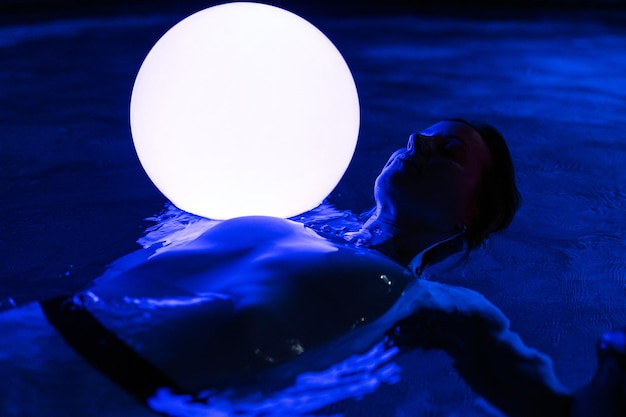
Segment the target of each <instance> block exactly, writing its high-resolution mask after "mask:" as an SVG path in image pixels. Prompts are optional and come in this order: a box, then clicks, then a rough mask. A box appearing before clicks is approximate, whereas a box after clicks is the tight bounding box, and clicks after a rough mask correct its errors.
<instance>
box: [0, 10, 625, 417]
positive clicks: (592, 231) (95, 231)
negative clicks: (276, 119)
mask: <svg viewBox="0 0 626 417" xmlns="http://www.w3.org/2000/svg"><path fill="white" fill-rule="evenodd" d="M618 17H619V16H618V14H617V13H615V12H613V11H610V13H608V14H606V15H605V16H604V17H603V16H602V15H601V14H585V15H584V16H578V17H574V18H571V19H569V18H557V17H555V16H553V15H549V14H539V15H538V16H535V17H533V18H523V17H521V16H513V17H508V18H501V19H495V20H488V19H483V18H482V16H474V17H473V18H468V17H458V18H453V17H445V16H434V17H433V16H419V15H416V16H400V17H376V16H372V17H367V18H346V19H321V20H320V22H319V23H320V28H321V29H322V30H323V31H324V32H325V33H326V34H327V35H328V36H329V37H330V38H331V39H332V40H333V41H334V42H335V43H336V44H337V46H338V47H339V49H340V50H341V52H342V53H343V54H344V56H345V58H346V61H347V62H348V63H349V65H350V68H351V69H352V71H353V73H354V76H355V79H356V82H357V87H358V88H359V94H360V100H361V107H362V129H361V134H360V142H359V145H358V147H357V152H356V155H355V158H354V160H353V162H352V164H351V166H350V168H349V170H348V172H347V173H346V175H345V177H344V179H343V180H342V182H341V183H340V185H339V186H338V187H337V189H336V190H335V191H334V192H333V194H331V196H330V199H329V201H330V202H332V203H333V204H334V205H336V206H337V207H340V208H344V207H345V208H350V209H351V210H353V211H354V213H358V212H360V211H361V210H366V209H368V208H369V206H370V205H371V184H372V182H373V179H374V177H375V175H376V173H377V171H378V170H379V169H380V168H381V167H382V166H383V164H384V162H385V160H386V157H387V155H389V154H390V153H391V152H392V151H393V150H395V149H396V148H398V147H399V146H402V145H403V144H404V143H405V140H406V137H407V135H408V134H409V133H410V132H411V131H412V130H415V129H419V128H423V127H425V126H427V125H428V124H430V123H432V122H434V121H436V120H438V119H439V118H441V117H449V116H462V117H467V118H477V119H484V120H487V121H489V122H491V123H493V124H494V125H495V126H497V127H498V128H499V129H500V130H502V132H503V133H504V134H505V136H506V138H507V140H508V142H509V144H510V147H511V151H512V155H513V159H514V162H515V165H516V169H517V177H518V181H519V187H520V189H521V191H522V194H523V196H524V204H523V206H522V208H521V210H520V212H519V214H518V216H517V217H516V219H515V221H514V222H513V224H512V226H511V227H510V229H508V230H507V231H505V232H503V233H500V234H498V235H496V236H493V237H492V238H491V239H490V240H489V241H488V242H487V244H486V245H485V246H484V247H483V248H480V249H479V250H478V251H477V253H475V254H473V255H472V256H471V257H470V259H469V261H468V262H467V263H466V264H462V265H454V264H452V265H441V266H440V267H437V268H433V269H430V270H427V271H426V274H427V278H428V279H432V280H437V281H441V282H446V283H450V284H455V285H460V286H465V287H469V288H472V289H475V290H478V291H480V292H481V293H483V294H484V295H485V296H486V297H487V298H488V299H489V300H491V301H492V302H493V303H494V304H495V305H497V306H498V307H499V308H501V309H502V310H503V311H504V313H505V314H506V315H507V316H508V317H509V318H510V320H511V326H512V328H513V329H514V330H515V331H517V332H518V333H519V334H520V335H521V336H522V339H523V340H524V341H526V343H527V344H529V345H531V346H533V347H536V348H538V349H539V350H541V351H543V352H545V353H547V354H549V355H550V356H551V357H553V358H554V364H555V369H556V373H557V375H558V376H559V378H560V379H561V380H562V381H563V382H564V384H565V385H567V386H568V387H571V388H576V387H578V386H580V385H581V384H583V383H585V382H586V381H587V380H588V379H589V377H590V375H591V373H592V372H593V370H594V366H595V352H594V343H595V341H596V340H597V338H598V336H599V335H600V334H601V333H602V332H603V331H605V330H607V329H609V328H610V327H613V326H619V325H623V324H624V323H626V302H625V300H626V257H625V256H624V248H625V246H626V245H625V244H626V222H625V221H624V209H625V208H626V186H625V185H624V184H626V169H625V166H626V133H624V129H623V128H622V125H623V119H624V115H625V114H626V93H625V92H626V77H625V76H624V74H626V54H624V45H626V31H625V30H624V27H626V26H624V24H613V23H611V22H609V20H615V19H618ZM609 18H611V19H609ZM175 21H176V18H175V17H172V16H165V17H158V16H157V17H149V16H148V17H137V18H134V17H133V18H120V19H96V20H80V21H69V22H63V23H62V24H55V23H50V24H48V23H45V24H40V25H26V26H24V27H4V28H1V29H0V37H1V39H0V58H1V60H2V62H3V65H2V69H1V70H0V87H1V88H2V91H3V95H2V99H3V100H4V101H3V106H2V107H0V121H2V123H3V124H2V126H3V129H2V132H3V133H2V135H3V136H2V138H0V139H1V140H0V162H1V163H2V165H1V166H0V168H1V170H0V172H1V173H2V175H3V177H2V178H1V180H2V182H1V183H0V192H1V193H2V195H1V197H2V206H1V207H0V209H1V211H0V217H1V218H2V219H3V223H2V225H1V226H2V230H1V233H2V239H0V245H2V247H1V250H0V254H1V255H2V256H3V257H4V258H3V261H2V262H0V268H1V269H0V271H2V280H3V281H2V283H3V285H2V288H0V290H1V291H0V309H3V310H8V311H9V313H10V314H15V312H16V311H18V309H17V308H16V307H20V306H23V305H26V304H28V303H29V302H32V301H34V300H37V299H39V298H46V297H50V296H53V295H57V294H60V293H66V292H72V291H77V290H81V289H83V288H84V287H85V286H86V285H88V283H89V282H90V281H91V280H93V279H94V278H95V277H97V276H98V275H99V274H100V273H101V272H102V269H104V267H105V266H106V265H107V264H108V263H110V262H112V261H113V260H115V259H118V258H120V256H122V255H123V254H125V253H129V252H132V251H133V250H134V249H136V246H135V240H136V238H137V235H138V234H141V230H143V228H139V227H138V223H140V220H141V219H142V218H144V217H145V216H147V215H149V214H150V213H154V212H155V211H159V210H160V208H161V207H162V203H163V201H162V197H161V196H159V195H158V193H157V192H156V191H155V190H154V189H153V188H152V186H151V185H150V183H149V182H148V180H147V179H146V178H145V176H143V173H141V168H140V167H139V165H138V162H137V160H136V158H135V156H134V153H133V150H132V144H131V140H130V137H129V134H128V124H127V123H128V120H127V119H128V108H127V106H128V94H129V92H130V87H131V86H132V81H133V79H134V76H135V75H136V71H137V68H138V66H139V64H140V62H141V60H142V59H143V57H144V56H145V53H146V51H147V50H148V48H149V47H150V46H151V45H152V43H153V42H154V40H155V39H156V38H157V37H158V36H159V35H160V34H162V32H163V30H165V29H166V28H167V26H168V25H170V24H173V23H175ZM318 214H323V215H324V216H325V215H328V214H329V213H328V212H324V213H317V214H310V216H311V217H310V218H307V219H304V221H305V222H307V221H308V222H310V223H311V225H312V226H313V227H314V228H316V230H320V231H321V232H322V233H333V234H335V233H337V234H341V233H344V232H345V230H344V227H345V228H348V229H350V228H351V227H353V225H354V223H355V222H356V221H357V219H356V217H355V216H353V215H352V214H351V213H350V212H346V211H343V210H335V211H333V213H332V219H333V220H332V221H327V220H324V219H323V218H322V217H323V216H317V215H318ZM316 216H317V217H316ZM301 220H302V219H301ZM153 221H154V226H153V227H152V228H151V229H149V230H148V231H147V232H146V233H145V234H143V235H142V237H141V238H140V239H139V243H140V244H141V245H142V246H143V247H144V248H153V249H154V250H158V249H159V248H160V247H161V246H163V245H176V244H179V243H181V242H183V241H185V240H186V239H191V238H193V237H194V236H196V235H197V234H199V233H201V232H202V231H203V230H206V228H207V227H210V226H211V224H212V223H211V221H209V220H206V219H199V218H195V217H193V216H189V215H187V214H185V213H181V212H178V211H176V210H175V209H173V208H172V207H170V206H168V207H166V209H165V211H164V212H163V213H161V214H160V215H158V216H155V218H154V219H153ZM342 223H343V224H342ZM142 253H145V252H142ZM144 259H145V258H144ZM141 260H142V258H141V257H140V256H139V257H133V256H131V255H129V256H126V257H124V258H122V259H120V260H119V261H117V262H113V264H112V266H111V267H110V269H109V271H112V270H114V269H115V268H126V267H128V266H129V265H131V264H132V262H141ZM3 314H4V313H3ZM3 317H6V316H3ZM12 317H13V316H12ZM29 318H30V316H29V315H28V314H26V313H25V314H24V315H23V316H21V320H22V322H19V321H18V322H17V324H16V323H9V324H10V326H9V327H8V329H10V332H9V333H7V334H10V335H12V336H13V335H15V336H16V337H18V336H19V337H20V338H21V339H19V340H22V341H26V342H31V339H29V334H31V333H32V334H33V335H34V334H36V333H35V330H37V329H32V332H31V327H32V326H34V324H33V323H32V322H30V321H29ZM10 340H11V338H10V337H7V338H4V339H3V343H4V344H0V346H3V349H1V350H0V358H4V359H5V360H7V361H9V362H8V363H10V364H11V368H10V369H11V370H13V369H15V371H14V372H11V373H10V378H14V379H15V380H19V379H20V378H21V374H20V371H19V369H20V368H19V366H26V365H31V366H33V367H34V366H35V365H36V364H37V363H38V362H37V361H36V360H35V361H32V363H31V362H28V361H27V360H26V359H24V363H20V364H18V363H14V361H11V359H12V358H11V357H7V355H9V354H10V353H11V354H12V353H15V351H16V350H20V349H17V348H16V347H13V346H12V345H10ZM38 341H39V340H35V342H38ZM29 346H30V347H31V348H32V349H35V351H34V352H33V353H35V354H34V355H33V356H32V358H35V359H38V358H39V356H37V355H40V356H43V355H46V354H50V353H54V352H44V351H43V347H38V346H37V345H36V343H31V344H30V345H29ZM379 347H380V346H379ZM11 348H13V349H11ZM29 352H30V351H29ZM385 352H386V351H384V350H373V351H371V352H370V353H369V354H371V356H368V354H366V355H365V356H364V358H365V359H366V362H367V361H368V360H369V361H371V364H372V366H373V368H372V369H371V370H369V371H367V370H365V369H364V368H360V367H358V366H357V365H355V364H354V363H352V362H346V363H348V364H349V367H352V366H354V368H352V369H353V370H354V371H357V370H358V372H357V374H356V378H354V379H350V372H349V371H348V372H346V373H345V374H341V375H344V376H343V378H345V379H344V380H341V381H334V382H333V380H332V378H330V377H328V378H330V379H328V380H326V381H327V382H328V381H331V382H330V383H329V385H325V384H326V383H322V384H321V385H314V384H312V382H311V381H314V380H315V378H314V376H312V377H311V378H309V379H307V378H306V377H304V376H303V380H302V381H303V382H302V381H301V382H300V384H301V385H298V384H296V386H294V387H292V389H286V390H285V391H279V392H275V393H273V394H271V395H269V394H268V395H267V396H265V397H263V398H259V397H257V398H254V397H253V396H251V397H249V398H246V399H245V400H243V401H240V399H237V398H235V397H234V396H233V395H232V394H229V393H221V394H219V395H211V396H209V397H208V398H209V399H206V401H205V402H206V403H207V404H202V403H200V404H188V403H187V401H186V400H185V399H181V398H176V397H172V396H168V395H167V394H166V393H165V394H163V395H162V396H160V397H159V399H158V401H157V403H158V404H159V405H158V406H159V407H168V409H169V410H170V411H171V413H179V414H180V413H182V414H183V415H185V416H193V415H203V416H204V415H220V413H221V415H223V414H224V413H231V414H232V413H235V412H240V411H241V412H242V413H244V415H245V413H253V411H252V410H251V409H254V408H255V407H256V411H254V412H259V413H260V412H261V411H260V410H268V409H271V410H274V407H276V408H275V409H276V410H281V409H282V410H285V408H280V407H286V404H287V403H290V404H291V405H290V407H292V408H291V410H292V411H294V412H295V413H301V414H307V413H309V414H311V413H314V412H313V411H312V410H314V408H315V407H322V409H321V411H320V412H319V413H317V412H315V414H316V415H318V414H324V413H325V414H327V415H344V416H346V417H352V416H355V417H356V416H358V417H362V416H368V417H369V416H377V417H378V416H398V417H404V416H409V415H411V416H415V415H417V416H437V417H439V416H459V415H462V416H483V417H484V416H493V415H497V413H496V412H495V411H494V410H493V409H491V408H490V407H489V406H488V405H486V404H485V402H484V401H483V400H481V398H480V397H478V396H476V395H475V394H474V393H473V392H472V391H471V389H470V388H469V387H467V386H466V385H465V384H464V383H463V381H461V380H460V378H459V377H458V375H457V374H456V373H455V372H454V370H453V368H452V366H451V363H450V360H449V359H448V358H447V357H446V356H445V355H443V354H441V353H439V352H415V354H412V355H406V356H395V357H393V358H384V354H385ZM354 359H355V360H357V358H354ZM337 366H341V365H340V364H339V365H337ZM7 369H9V368H7ZM328 372H330V374H331V375H335V374H333V373H332V372H334V371H331V370H329V371H328ZM28 375H30V374H28ZM388 376H389V377H388ZM387 377H388V378H387ZM10 378H9V379H5V382H6V383H7V384H8V385H7V386H9V387H11V386H12V385H13V384H12V381H13V380H11V379H10ZM372 381H378V382H379V383H380V385H378V386H376V383H373V382H372ZM318 382H319V381H318ZM307 384H308V385H307ZM333 384H334V385H333ZM368 384H369V385H368ZM352 386H354V387H356V388H355V390H356V391H354V392H351V391H350V389H351V388H350V387H352ZM34 388H37V389H38V390H39V391H38V390H35V389H34ZM335 388H336V391H333V390H334V389H335ZM40 391H41V392H43V391H45V392H49V396H51V397H52V398H53V401H48V402H46V403H45V404H44V403H42V405H41V409H40V410H39V411H40V412H39V413H37V414H39V415H48V416H50V415H55V414H54V413H55V411H50V410H57V411H58V410H62V411H66V410H74V408H73V407H79V405H81V404H85V403H86V402H98V401H106V398H104V399H102V398H100V397H99V394H98V393H99V390H98V387H97V386H94V387H93V396H92V397H90V398H73V397H71V396H70V394H68V392H66V391H65V390H64V389H62V387H61V388H57V387H56V386H50V387H48V386H37V387H33V392H40ZM344 391H345V392H344ZM28 392H29V391H26V394H24V392H19V393H18V392H10V391H7V393H8V394H7V393H2V394H1V396H0V399H1V400H8V401H10V400H11V398H18V394H20V395H27V394H28ZM322 392H324V395H321V394H320V395H319V396H317V397H316V395H313V393H316V394H317V393H322ZM328 393H330V394H328ZM213 394H215V393H213ZM366 394H367V395H366ZM309 396H310V397H312V398H311V401H310V402H307V401H305V400H306V399H307V398H308V397H309ZM360 396H362V398H361V399H359V400H357V399H356V398H358V397H360ZM320 397H323V399H321V400H320ZM19 398H23V397H19ZM25 398H27V399H28V401H27V402H24V404H26V403H28V404H30V403H32V404H37V401H41V399H40V398H39V396H37V397H36V398H35V397H32V398H31V397H28V396H27V397H25ZM210 401H215V402H214V403H211V405H210V406H208V403H209V402H210ZM331 402H332V404H331ZM157 403H155V404H157ZM12 405H14V406H15V407H17V408H18V409H19V407H20V406H21V405H22V404H12ZM155 406H156V405H155ZM183 409H184V411H181V410H183ZM59 412H60V411H59ZM268 412H269V411H268ZM194 413H196V414H194ZM210 413H213V414H210ZM15 415H19V413H18V412H16V414H15ZM57 415H58V414H57ZM62 415H71V412H64V413H63V414H62ZM78 415H80V413H79V414H78ZM252 415H254V414H252ZM116 417H117V416H116ZM124 417H127V416H124Z"/></svg>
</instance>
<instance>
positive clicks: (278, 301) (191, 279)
mask: <svg viewBox="0 0 626 417" xmlns="http://www.w3.org/2000/svg"><path fill="white" fill-rule="evenodd" d="M88 294H89V297H86V300H87V302H86V306H87V308H88V309H89V310H90V311H91V313H92V314H93V315H94V316H95V317H96V318H97V319H98V320H99V321H101V322H102V323H103V324H105V325H106V326H107V327H108V328H110V329H112V330H113V331H114V332H115V333H116V334H117V335H118V337H119V338H120V339H122V340H123V341H124V342H125V343H127V344H128V345H129V346H131V347H132V348H133V350H135V351H136V352H138V353H139V354H140V355H141V356H142V357H145V358H146V359H148V360H149V361H150V362H151V363H152V364H154V365H155V366H156V367H157V368H159V369H161V370H162V371H164V372H165V373H166V374H167V375H168V376H169V377H171V378H172V379H173V380H174V381H175V382H176V385H177V386H178V387H180V388H182V389H183V390H184V391H185V392H198V391H200V390H205V389H210V388H214V387H224V386H231V387H233V386H234V387H237V386H242V385H245V384H247V383H261V384H268V385H271V384H272V383H274V382H277V383H286V384H288V383H291V382H293V378H295V377H296V376H297V375H298V373H301V372H304V371H319V370H322V369H324V368H325V367H328V366H330V365H332V364H333V363H337V362H339V361H341V360H343V359H345V358H346V357H347V356H349V355H352V354H355V353H363V352H365V351H367V349H369V348H370V347H371V346H372V345H373V344H375V343H377V342H379V341H380V340H382V339H383V338H385V337H386V336H387V337H389V339H390V341H392V342H394V343H396V344H397V345H399V346H400V347H405V348H411V349H412V348H416V347H418V348H419V347H421V348H440V349H443V350H445V351H446V352H447V353H449V354H450V355H451V356H452V357H453V358H454V359H455V362H456V366H457V369H459V371H460V372H461V373H462V375H463V376H464V377H465V378H466V379H467V380H468V381H469V382H470V383H471V384H472V385H473V386H474V387H475V388H476V389H477V391H478V392H479V393H481V394H483V395H486V396H487V398H488V399H489V400H490V401H492V402H494V403H495V404H496V405H497V406H498V407H500V408H501V409H503V410H504V411H506V412H508V413H511V415H536V416H540V415H551V416H554V415H559V413H562V415H566V414H565V413H566V412H567V410H568V405H567V404H568V402H569V397H568V396H567V395H566V391H565V390H564V389H563V387H562V386H561V385H560V384H559V383H558V381H557V380H556V378H555V377H554V374H553V371H552V364H551V361H550V360H549V359H548V358H547V357H545V356H544V355H542V354H540V353H538V352H536V351H535V350H533V349H530V348H527V347H526V346H524V345H523V344H522V343H521V341H520V340H519V338H518V337H517V335H515V334H514V333H512V332H510V330H509V328H508V320H507V319H506V318H505V317H504V316H503V314H502V313H501V312H500V311H499V310H498V309H497V308H496V307H495V306H493V305H492V304H490V303H489V302H488V301H487V300H486V299H485V298H484V297H482V296H481V295H479V294H478V293H476V292H474V291H471V290H469V289H465V288H460V287H454V286H449V285H442V284H439V283H435V282H430V281H424V280H420V279H419V278H418V277H417V276H416V275H415V274H414V273H412V272H410V271H409V270H408V269H407V268H404V267H402V266H401V265H399V264H398V263H396V262H395V261H393V260H392V259H390V258H388V257H387V256H385V255H382V254H380V253H379V252H377V251H373V250H367V249H363V248H356V247H354V246H353V245H350V244H347V243H338V242H332V241H329V240H326V239H324V238H322V237H320V236H318V235H317V234H315V232H313V231H312V230H309V229H306V228H305V227H304V226H303V225H302V224H299V223H295V222H291V221H288V220H282V219H275V218H266V217H250V218H239V219H233V220H230V221H225V222H222V223H220V224H218V225H217V226H215V227H213V228H212V229H209V230H208V231H207V232H205V233H204V234H203V235H201V236H199V237H198V238H197V239H195V240H193V241H191V242H189V243H186V244H183V245H180V246H178V247H176V248H173V249H169V250H168V249H166V250H163V251H162V252H160V253H158V254H156V255H154V256H153V257H151V258H150V259H149V260H148V261H146V262H145V263H142V264H140V265H138V266H137V267H135V268H132V269H130V270H128V271H125V272H123V273H121V274H117V275H114V276H110V277H107V276H105V277H103V278H101V279H99V280H97V281H96V283H95V286H94V287H93V288H91V289H90V291H89V293H88ZM168 305H169V306H171V308H168ZM151 306H152V308H151ZM155 306H159V308H154V307H155ZM492 392H496V393H497V395H495V396H493V395H491V393H492ZM522 392H523V394H522Z"/></svg>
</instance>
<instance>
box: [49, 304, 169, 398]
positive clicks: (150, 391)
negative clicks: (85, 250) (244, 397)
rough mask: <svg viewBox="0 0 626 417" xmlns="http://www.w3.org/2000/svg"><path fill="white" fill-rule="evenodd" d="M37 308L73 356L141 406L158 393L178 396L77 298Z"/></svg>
mask: <svg viewBox="0 0 626 417" xmlns="http://www.w3.org/2000/svg"><path fill="white" fill-rule="evenodd" d="M39 304H40V305H41V308H42V309H43V313H44V315H45V316H46V318H47V319H48V321H49V322H50V324H51V325H52V326H53V327H54V328H55V329H56V330H57V331H58V332H59V334H60V335H61V336H62V337H63V339H65V341H66V342H67V343H68V344H69V345H70V346H71V347H72V348H74V350H76V352H78V353H79V354H80V355H81V356H83V357H84V358H85V359H87V361H88V362H89V363H90V364H91V365H92V366H93V367H94V368H96V369H98V370H99V371H100V372H102V373H103V374H105V375H107V376H108V377H109V378H111V379H112V380H113V381H114V382H115V383H117V384H118V385H119V386H120V387H122V388H123V389H124V390H126V391H127V392H128V393H129V394H131V395H132V396H134V397H135V398H136V399H138V400H139V401H140V402H142V403H144V404H145V405H148V399H149V398H150V397H151V396H152V395H154V393H155V392H156V390H157V389H159V388H163V387H167V388H169V389H171V390H172V391H174V392H181V390H180V389H178V387H177V384H176V383H175V382H174V381H173V380H172V379H171V378H170V377H169V376H167V375H166V374H164V373H163V372H162V371H160V370H159V369H158V368H157V367H155V366H154V365H153V364H151V363H150V362H148V361H147V360H146V359H144V358H143V357H141V356H140V355H139V354H138V353H137V352H135V351H134V350H133V349H132V348H131V347H130V346H128V345H127V344H126V343H124V342H123V341H122V340H121V339H120V338H118V337H117V336H116V335H115V334H114V333H113V332H111V331H110V330H108V329H107V328H106V327H104V326H103V325H102V324H101V323H100V322H99V321H98V320H97V319H96V318H95V317H94V316H93V315H92V314H91V313H90V312H89V311H88V310H87V309H86V308H85V306H84V304H83V303H82V302H81V301H80V297H79V296H74V297H67V296H62V297H56V298H53V299H50V300H46V301H40V302H39Z"/></svg>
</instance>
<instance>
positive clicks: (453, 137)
mask: <svg viewBox="0 0 626 417" xmlns="http://www.w3.org/2000/svg"><path fill="white" fill-rule="evenodd" d="M445 137H446V138H449V139H457V140H458V141H459V142H461V143H462V144H463V145H466V146H467V141H466V140H465V139H463V138H462V137H461V136H458V135H446V136H445Z"/></svg>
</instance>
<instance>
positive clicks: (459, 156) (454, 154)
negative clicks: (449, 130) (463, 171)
mask: <svg viewBox="0 0 626 417" xmlns="http://www.w3.org/2000/svg"><path fill="white" fill-rule="evenodd" d="M438 145H439V146H438V147H437V148H438V150H439V152H440V153H441V154H442V155H444V156H445V157H447V158H450V159H453V160H454V161H456V162H458V163H463V162H465V160H466V152H465V143H464V142H463V141H462V140H460V139H459V138H457V137H455V136H452V137H446V138H444V139H443V140H442V141H441V142H440V143H439V144H438Z"/></svg>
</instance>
